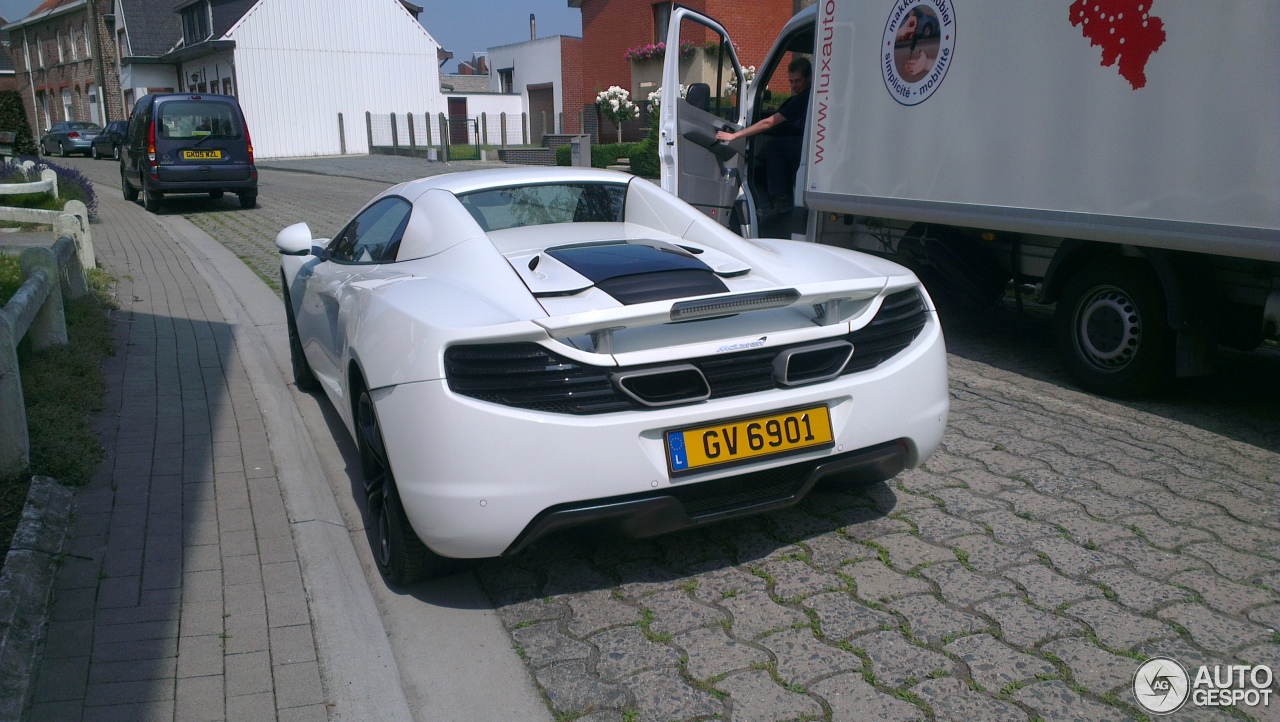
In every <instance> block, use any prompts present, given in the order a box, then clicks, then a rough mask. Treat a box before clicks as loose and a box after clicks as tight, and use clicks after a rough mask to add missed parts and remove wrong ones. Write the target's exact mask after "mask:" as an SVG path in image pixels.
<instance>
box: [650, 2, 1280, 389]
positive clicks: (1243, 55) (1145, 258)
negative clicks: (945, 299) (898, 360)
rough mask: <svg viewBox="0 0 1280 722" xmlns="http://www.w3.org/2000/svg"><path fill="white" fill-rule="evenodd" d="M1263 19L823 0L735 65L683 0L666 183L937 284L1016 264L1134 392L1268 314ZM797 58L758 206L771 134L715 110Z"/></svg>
mask: <svg viewBox="0 0 1280 722" xmlns="http://www.w3.org/2000/svg"><path fill="white" fill-rule="evenodd" d="M1278 28H1280V3H1277V2H1270V1H1268V2H1258V1H1257V0H1222V1H1221V2H1213V3H1206V2H1201V1H1200V0H1075V1H1074V2H1071V1H1069V0H1055V1H1053V2H1048V1H1044V2H1027V3H994V2H978V1H977V0H818V2H817V4H815V5H813V6H811V7H809V8H806V9H804V10H802V11H801V12H799V13H798V14H797V15H796V16H795V17H794V18H793V19H792V20H791V21H790V22H789V23H788V24H787V25H786V26H785V27H784V28H783V30H782V33H781V35H780V36H779V37H778V39H777V40H776V42H775V43H774V45H773V48H772V50H770V52H769V54H768V55H767V56H766V59H765V61H764V63H763V65H762V67H761V68H760V72H759V74H758V75H757V77H756V78H755V80H754V82H751V83H750V85H747V84H746V83H745V82H744V78H743V74H742V73H743V71H742V69H741V67H740V66H739V63H738V60H737V57H736V54H735V52H734V48H733V45H732V42H731V41H730V38H729V37H728V34H727V33H726V32H725V30H724V28H723V27H722V26H721V25H720V24H718V23H717V22H716V21H715V20H713V19H711V18H708V17H705V16H702V15H699V14H698V13H696V12H694V11H692V10H689V9H686V8H680V7H678V6H677V8H676V9H675V10H674V12H673V13H672V16H671V23H670V31H669V34H668V39H667V47H668V48H680V49H681V50H680V52H669V53H667V56H666V59H665V61H664V62H665V63H666V64H665V66H664V75H663V88H662V95H661V100H662V102H661V115H660V125H659V130H660V141H659V157H660V161H661V167H662V184H663V187H664V188H666V189H667V190H669V191H672V192H674V193H677V194H678V195H680V196H681V197H682V198H685V199H686V200H688V201H689V202H691V203H693V204H694V205H696V206H698V207H699V208H701V209H703V211H704V212H706V213H707V214H708V215H711V216H713V217H715V218H717V219H719V220H720V222H721V223H723V224H725V225H726V226H729V227H731V228H733V229H735V230H737V231H738V232H740V233H742V234H743V235H744V236H748V237H751V236H758V235H772V236H782V237H787V236H791V237H795V238H802V239H804V240H809V241H816V242H820V243H829V244H835V245H840V246H844V247H849V248H856V249H860V250H865V251H870V252H873V253H879V254H884V255H888V256H889V257H891V258H894V259H895V260H899V261H900V262H903V263H904V264H905V265H908V266H909V267H911V268H913V269H914V270H916V271H917V272H918V273H919V274H920V275H921V276H922V277H923V279H924V280H925V282H926V284H927V285H929V287H930V290H931V291H932V292H933V293H934V295H935V296H952V297H957V298H961V299H965V300H968V301H970V302H972V303H976V304H992V303H995V302H996V301H997V300H998V299H1000V298H1001V297H1003V296H1004V294H1006V293H1007V292H1008V291H1007V289H1008V288H1009V287H1010V282H1012V287H1013V288H1014V289H1015V291H1018V290H1020V289H1024V288H1029V287H1034V289H1035V293H1036V294H1037V297H1038V300H1039V301H1041V302H1044V303H1056V308H1055V322H1054V323H1055V336H1056V339H1057V343H1058V346H1059V350H1060V352H1061V354H1062V358H1063V361H1064V363H1065V364H1066V365H1067V367H1068V368H1069V369H1070V370H1071V371H1072V373H1073V375H1074V376H1075V377H1076V378H1077V379H1078V380H1079V382H1080V383H1081V385H1082V386H1084V387H1086V388H1088V389H1091V390H1094V391H1098V392H1102V393H1109V394H1121V395H1123V394H1133V393H1140V392H1142V391H1146V390H1149V389H1150V388H1151V387H1152V386H1154V385H1156V384H1158V383H1159V382H1161V381H1162V380H1164V379H1166V378H1168V377H1170V376H1171V375H1173V374H1175V373H1176V374H1177V375H1179V376H1192V375H1200V374H1206V373H1210V372H1211V371H1212V370H1213V365H1214V359H1215V352H1216V350H1217V347H1218V346H1219V345H1223V346H1229V347H1234V348H1239V349H1251V348H1255V347H1257V346H1258V345H1259V344H1261V343H1262V342H1263V340H1264V339H1267V338H1272V339H1274V338H1277V337H1278V336H1280V74H1277V70H1276V64H1277V62H1280V32H1277V29H1278ZM796 57H805V58H807V59H809V60H810V61H811V63H812V68H813V70H812V81H811V82H812V87H811V90H810V102H809V106H808V107H809V111H808V119H807V122H806V124H805V130H804V139H803V150H802V155H801V156H800V160H799V171H798V172H797V174H796V177H795V181H794V206H795V210H794V211H793V212H792V213H791V216H790V217H789V218H788V217H785V216H784V217H782V219H781V221H780V223H778V224H775V226H774V227H772V228H770V227H769V225H768V223H767V220H768V219H764V220H762V218H761V217H760V216H759V215H757V212H756V210H757V208H759V207H761V205H762V202H763V201H764V188H765V176H766V173H767V170H766V166H767V163H766V162H765V159H766V157H767V156H768V154H769V153H770V145H771V144H776V143H778V142H779V139H778V138H774V137H771V136H770V135H768V134H767V133H766V134H761V135H755V136H752V137H750V138H744V139H739V140H736V141H733V142H732V143H729V144H725V143H719V142H716V141H715V132H716V131H717V130H734V129H740V128H743V127H746V126H749V125H750V124H752V123H754V122H756V121H758V120H760V119H762V118H765V117H768V116H769V115H770V114H772V113H773V112H775V110H776V108H777V106H778V102H777V101H778V97H779V93H778V91H779V90H780V89H783V88H786V84H785V80H784V79H785V76H786V72H787V67H788V65H789V64H790V62H791V60H792V59H794V58H796ZM730 79H732V80H733V83H731V82H730ZM735 84H736V88H735ZM682 85H683V86H685V90H686V92H687V96H686V97H685V98H681V97H680V86H682ZM775 150H776V148H775Z"/></svg>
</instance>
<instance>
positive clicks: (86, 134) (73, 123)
mask: <svg viewBox="0 0 1280 722" xmlns="http://www.w3.org/2000/svg"><path fill="white" fill-rule="evenodd" d="M101 133H102V126H100V125H98V124H97V123H85V122H82V121H77V120H68V121H63V122H61V123H54V124H53V127H52V128H50V129H49V131H48V132H47V133H45V134H44V136H42V137H41V138H40V152H41V153H44V154H45V155H53V154H54V153H55V152H56V153H57V154H58V155H60V156H62V157H63V158H66V157H67V156H69V155H71V154H72V153H84V154H85V155H89V149H90V147H92V145H93V140H94V139H95V138H97V137H98V135H99V134H101Z"/></svg>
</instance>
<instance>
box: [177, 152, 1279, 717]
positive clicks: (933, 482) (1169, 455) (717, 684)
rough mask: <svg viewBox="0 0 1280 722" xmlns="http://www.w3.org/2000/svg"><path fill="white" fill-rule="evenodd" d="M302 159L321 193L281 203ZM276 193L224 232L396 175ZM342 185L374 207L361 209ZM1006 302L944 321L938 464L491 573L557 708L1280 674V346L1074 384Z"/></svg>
mask: <svg viewBox="0 0 1280 722" xmlns="http://www.w3.org/2000/svg"><path fill="white" fill-rule="evenodd" d="M283 176H289V177H290V178H289V180H288V182H289V183H296V182H297V180H296V179H297V178H299V177H301V178H306V184H307V185H309V186H311V187H312V190H313V192H314V194H315V195H316V199H308V198H303V197H298V198H295V199H292V200H289V199H286V198H285V197H284V194H280V195H279V196H278V198H277V200H273V199H272V194H271V193H269V192H268V191H267V190H266V188H267V186H266V184H267V181H268V178H272V180H273V181H275V179H276V178H278V177H283ZM281 182H283V181H281ZM263 183H264V191H263V196H262V197H263V198H264V206H263V208H262V209H259V210H258V211H254V212H250V213H242V212H239V211H236V212H234V213H220V212H219V213H216V214H206V215H217V216H219V217H222V216H226V217H227V218H230V219H233V220H234V223H232V222H230V221H228V222H226V223H225V225H224V226H222V227H221V229H220V230H218V231H217V232H215V231H214V230H212V228H211V227H209V226H206V229H207V230H210V232H211V233H213V235H215V237H218V238H220V239H222V240H223V242H224V243H227V244H228V245H230V246H232V247H233V248H235V247H237V246H236V245H234V244H244V247H245V249H246V253H245V255H249V256H253V255H254V254H256V253H257V252H258V251H257V250H255V249H256V248H258V247H257V246H254V245H253V244H260V246H261V245H266V247H267V248H269V244H270V240H271V237H272V236H273V235H274V230H272V231H271V232H270V233H269V234H268V233H263V232H261V231H260V230H258V229H254V232H250V231H247V230H243V226H244V225H246V224H248V225H251V224H252V223H254V222H256V221H254V219H255V218H262V219H264V221H261V222H265V219H267V218H268V217H269V216H270V213H271V212H272V211H273V209H275V208H276V207H277V206H276V205H275V204H277V203H279V204H280V207H289V206H288V204H291V203H296V204H297V208H298V209H299V213H298V215H296V216H294V217H293V218H292V219H290V220H289V222H292V221H293V220H296V219H297V218H311V217H318V218H321V219H324V220H325V221H326V222H329V218H330V216H328V215H326V214H332V217H333V218H334V219H335V220H333V221H332V222H333V223H334V224H335V226H334V228H336V223H337V222H340V221H338V220H336V219H337V218H345V217H346V216H347V215H349V214H350V212H351V211H352V210H354V206H353V205H352V203H354V204H355V205H359V202H361V201H362V200H363V199H367V198H368V197H369V196H371V195H372V190H376V188H377V184H376V183H369V185H367V186H362V185H359V184H361V183H368V182H366V181H355V180H350V179H344V180H340V181H339V180H334V179H328V178H313V177H309V176H304V175H302V174H298V173H292V174H284V173H275V174H273V175H272V176H269V175H268V173H267V172H265V171H264V174H263ZM326 193H332V195H333V197H334V200H332V201H330V200H326V199H327V198H328V196H326V195H325V194H326ZM343 193H350V194H354V195H355V196H358V199H357V200H356V201H348V202H347V203H346V205H345V207H344V209H343V210H342V212H341V213H339V211H338V210H337V207H338V206H339V205H340V202H339V201H338V200H337V197H338V196H341V195H342V194H343ZM361 193H363V195H361ZM317 199H319V203H320V205H319V206H317V205H316V203H317ZM304 211H305V212H304ZM270 217H271V219H272V220H276V221H277V222H278V220H280V219H276V218H275V217H274V216H270ZM197 222H201V221H197ZM202 225H203V223H202ZM277 227H278V226H272V228H277ZM237 228H239V229H241V230H235V229H237ZM334 228H330V229H329V230H328V231H322V230H321V229H317V233H321V232H330V231H331V230H333V229H334ZM237 252H239V251H237ZM1001 313H1003V314H1005V315H1004V317H997V318H996V319H995V320H994V321H993V320H989V319H988V320H986V321H978V322H970V321H966V320H964V319H955V320H954V323H952V319H948V318H945V317H944V327H945V328H947V330H948V346H949V348H950V350H951V356H950V372H951V393H952V408H951V417H950V423H949V426H948V431H947V434H946V436H945V438H944V442H943V448H942V449H940V450H939V451H938V452H937V453H936V454H934V456H933V457H931V458H930V459H929V460H928V462H927V463H926V464H925V465H924V466H922V467H921V468H920V469H916V470H912V471H909V472H905V473H903V474H901V475H899V476H898V477H897V478H895V479H893V480H891V481H890V482H887V483H882V484H877V485H874V486H870V487H865V488H861V489H852V490H838V489H831V490H823V491H821V492H819V493H816V494H815V495H813V496H811V497H810V498H809V499H808V500H806V501H805V502H804V503H803V504H802V505H800V506H799V507H796V508H793V509H790V510H786V511H783V512H778V513H774V514H770V515H766V516H762V517H757V518H753V519H748V520H745V521H740V522H736V523H729V524H723V525H719V526H714V527H710V528H707V529H705V530H700V531H697V532H692V533H684V534H679V535H673V536H667V537H661V538H657V539H652V540H646V541H640V542H636V541H626V542H623V541H618V542H610V541H601V540H598V539H592V538H588V537H585V536H583V535H578V536H564V537H561V538H558V539H554V540H550V541H548V542H546V543H543V544H540V545H538V546H536V547H534V548H532V549H531V550H529V551H528V552H527V553H524V554H522V555H520V556H518V557H516V558H514V559H510V560H501V561H494V562H489V563H486V564H483V565H481V566H480V567H479V568H478V569H477V574H478V575H479V577H480V579H481V581H482V583H483V585H484V587H485V588H486V590H487V591H488V593H489V595H490V598H491V599H492V601H493V603H494V605H495V606H496V607H497V609H498V612H499V615H500V616H501V618H502V620H503V622H504V624H505V625H506V627H507V629H508V630H509V631H510V633H511V637H512V643H513V646H514V648H515V649H516V650H517V652H518V653H519V654H520V655H521V656H522V657H523V658H524V660H525V661H526V663H527V665H528V668H529V671H530V674H531V675H532V676H533V678H534V679H535V680H536V681H537V683H538V685H539V686H540V687H541V689H542V690H543V691H544V693H545V695H546V698H547V701H548V704H549V705H550V706H551V708H552V710H553V711H554V712H555V713H556V714H557V715H559V716H560V718H561V719H566V720H567V719H579V720H590V721H591V722H603V721H605V720H685V719H711V718H721V719H725V720H734V721H736V722H744V721H749V720H790V719H822V720H833V721H835V722H839V721H842V720H862V719H868V720H870V719H885V720H914V719H926V718H936V719H955V720H966V721H967V720H979V719H980V720H988V719H990V720H1005V719H1008V720H1020V719H1036V718H1038V719H1043V720H1111V719H1128V718H1131V717H1135V716H1138V713H1139V710H1138V708H1137V707H1136V706H1135V704H1134V700H1133V697H1132V694H1131V693H1130V692H1129V690H1128V687H1129V684H1130V683H1131V680H1132V677H1133V674H1134V671H1135V670H1136V669H1137V666H1138V664H1139V663H1140V661H1141V660H1144V659H1146V658H1148V657H1150V656H1153V655H1167V656H1171V657H1173V658H1175V659H1177V660H1178V661H1180V662H1182V663H1183V664H1184V665H1186V666H1188V667H1193V666H1195V665H1200V664H1214V663H1249V664H1253V663H1260V664H1270V665H1271V666H1272V667H1273V668H1274V667H1280V634H1278V633H1277V631H1276V630H1277V629H1278V628H1280V626H1278V625H1280V594H1277V591H1278V590H1280V561H1278V560H1280V515H1278V514H1277V484H1278V483H1280V353H1276V349H1275V348H1274V347H1271V348H1269V349H1268V350H1266V351H1264V352H1261V353H1259V354H1253V355H1246V356H1231V357H1227V358H1226V360H1225V361H1224V365H1225V366H1226V373H1225V374H1224V375H1223V376H1221V377H1219V379H1218V380H1214V381H1209V382H1193V383H1189V384H1181V385H1179V386H1178V387H1177V388H1176V389H1175V390H1174V391H1173V392H1170V393H1169V394H1168V395H1166V396H1165V397H1162V398H1161V399H1157V400H1155V401H1147V402H1141V403H1127V404H1122V403H1117V402H1112V401H1107V400H1101V399H1097V398H1095V397H1092V396H1089V395H1086V394H1082V393H1080V392H1077V391H1074V390H1072V389H1071V387H1070V385H1069V384H1068V383H1066V382H1065V381H1064V380H1063V378H1062V375H1061V370H1060V367H1058V366H1057V364H1056V362H1055V361H1053V360H1052V357H1051V356H1050V355H1049V354H1048V351H1047V350H1046V349H1047V348H1048V344H1047V343H1046V338H1045V333H1046V324H1044V323H1043V318H1039V317H1037V313H1038V311H1037V310H1036V309H1032V311H1031V312H1030V313H1028V314H1027V315H1026V316H1025V317H1017V318H1013V319H1011V317H1010V312H1009V310H1008V309H1004V310H1002V311H998V312H997V314H1001ZM1245 717H1254V718H1257V719H1263V720H1274V719H1280V705H1274V704H1273V705H1272V706H1271V707H1270V708H1255V709H1231V710H1226V711H1224V710H1210V709H1195V710H1192V709H1190V708H1189V707H1188V708H1184V709H1183V710H1182V711H1180V712H1179V713H1177V714H1176V715H1175V716H1174V718H1175V719H1195V720H1230V719H1242V718H1245Z"/></svg>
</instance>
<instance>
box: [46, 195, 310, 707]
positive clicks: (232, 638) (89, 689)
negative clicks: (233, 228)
mask: <svg viewBox="0 0 1280 722" xmlns="http://www.w3.org/2000/svg"><path fill="white" fill-rule="evenodd" d="M99 194H100V200H99V204H100V205H99V214H100V218H101V223H99V224H98V225H95V226H94V227H93V229H92V231H93V237H94V242H95V247H96V251H97V257H98V260H99V263H100V264H101V265H102V266H103V267H104V268H105V269H106V270H107V271H108V272H110V273H111V274H112V275H114V276H115V277H116V279H117V283H118V285H117V294H118V299H119V302H120V310H119V311H116V312H115V313H114V314H113V315H114V318H115V321H116V328H115V339H116V345H117V350H116V356H115V357H114V358H112V359H110V360H109V361H108V362H107V365H106V368H105V373H106V377H107V386H108V393H107V398H106V407H105V409H104V410H103V412H102V413H101V414H100V415H99V417H98V427H99V430H100V433H101V437H102V440H103V443H104V445H105V446H106V449H107V459H106V461H105V462H104V463H103V464H102V466H101V468H100V469H99V471H98V474H97V475H96V477H95V478H94V480H93V482H92V483H91V484H90V485H89V486H88V487H86V488H84V489H81V490H79V492H78V495H77V511H76V517H75V521H74V523H73V526H72V529H71V532H70V537H69V539H68V542H67V548H68V549H69V552H70V554H69V555H68V557H67V558H66V560H65V561H64V563H63V566H62V568H61V571H60V572H59V577H58V581H57V584H56V587H55V591H54V599H53V602H52V606H51V609H50V625H49V628H48V632H47V635H46V643H45V650H44V654H43V657H42V662H41V666H40V668H39V670H38V672H37V674H36V682H35V690H34V695H33V701H32V704H31V707H30V708H29V709H28V716H29V718H30V719H32V720H46V719H47V720H60V721H62V720H79V719H84V720H95V721H98V720H116V719H120V720H170V719H173V720H215V719H224V718H225V719H235V720H258V719H281V720H324V719H325V718H326V707H325V695H324V690H323V689H322V686H321V678H320V669H319V666H318V663H317V659H316V648H315V643H314V635H313V629H312V620H311V616H310V613H309V610H308V602H307V598H306V594H305V592H304V589H303V585H302V578H301V573H300V570H299V566H298V561H297V554H296V550H295V545H294V540H293V537H292V531H291V529H290V524H289V520H288V517H287V515H286V513H285V506H284V503H283V500H282V497H281V491H280V485H279V482H278V480H277V478H276V475H275V466H274V464H273V462H272V457H271V452H270V449H269V448H268V445H267V435H266V430H265V427H264V424H263V420H262V416H261V414H260V410H259V404H258V402H257V400H256V399H255V398H254V394H253V391H252V389H251V388H250V385H249V381H248V378H247V376H246V373H245V370H244V368H243V367H242V366H241V363H240V359H239V357H238V354H237V350H236V348H235V344H234V342H233V340H232V339H233V334H232V329H231V327H230V326H229V325H228V324H227V323H226V321H225V319H224V318H223V315H222V313H221V312H220V311H219V309H218V306H217V303H216V302H215V300H214V297H213V294H212V293H211V292H210V289H209V287H208V285H207V284H206V283H205V281H204V280H203V279H202V278H201V277H200V275H199V274H198V273H197V272H196V270H195V268H194V267H193V266H192V264H191V262H190V261H189V259H188V258H187V256H186V255H185V254H184V253H183V251H182V250H181V248H179V247H178V246H177V245H176V244H175V243H174V241H173V239H172V238H170V237H169V235H168V234H167V233H166V232H165V231H164V230H163V229H162V228H160V226H158V225H157V224H156V222H155V219H154V217H153V216H152V215H151V214H149V213H147V212H146V211H144V210H143V209H142V207H141V206H140V205H138V204H135V203H127V202H125V201H123V200H122V199H121V198H120V197H119V195H118V191H115V190H114V189H111V188H106V187H101V186H100V187H99Z"/></svg>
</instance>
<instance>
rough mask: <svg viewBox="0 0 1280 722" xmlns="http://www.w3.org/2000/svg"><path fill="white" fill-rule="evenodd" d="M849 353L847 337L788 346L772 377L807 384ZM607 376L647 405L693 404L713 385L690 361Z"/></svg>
mask: <svg viewBox="0 0 1280 722" xmlns="http://www.w3.org/2000/svg"><path fill="white" fill-rule="evenodd" d="M852 357H853V344H851V343H849V342H848V341H829V342H826V343H820V344H813V345H808V346H800V347H797V348H789V349H786V350H784V351H782V352H781V353H779V354H778V355H777V356H776V357H774V359H773V380H774V383H775V384H777V386H779V387H781V388H793V387H796V386H807V385H808V384H816V383H822V382H823V381H830V380H831V379H834V378H836V377H837V376H839V375H840V374H841V372H843V371H844V368H845V366H846V365H847V364H848V363H849V359H850V358H852ZM609 380H610V382H611V383H613V385H614V387H615V388H617V389H618V391H620V392H622V393H623V394H625V395H626V396H627V397H629V398H630V399H631V400H633V401H635V402H636V403H638V404H641V405H643V406H648V407H650V408H661V407H664V406H677V405H680V404H694V403H698V402H701V401H706V400H707V399H709V398H711V395H712V393H713V389H712V388H711V384H709V383H708V382H707V377H706V376H705V375H704V374H703V373H702V369H700V368H698V367H697V366H695V365H693V364H674V365H671V366H659V367H656V368H648V369H637V370H634V371H618V372H616V373H613V374H610V376H609Z"/></svg>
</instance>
